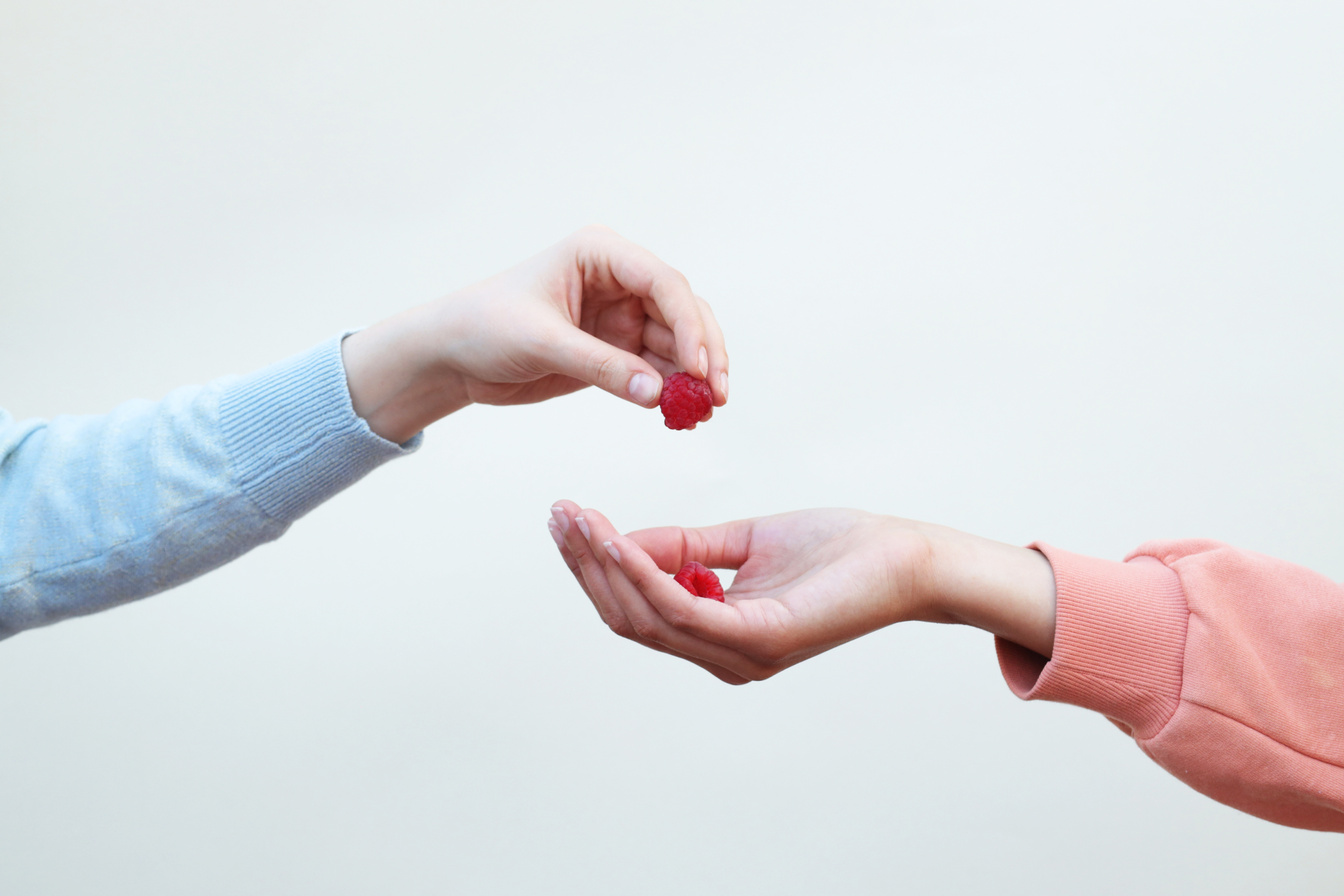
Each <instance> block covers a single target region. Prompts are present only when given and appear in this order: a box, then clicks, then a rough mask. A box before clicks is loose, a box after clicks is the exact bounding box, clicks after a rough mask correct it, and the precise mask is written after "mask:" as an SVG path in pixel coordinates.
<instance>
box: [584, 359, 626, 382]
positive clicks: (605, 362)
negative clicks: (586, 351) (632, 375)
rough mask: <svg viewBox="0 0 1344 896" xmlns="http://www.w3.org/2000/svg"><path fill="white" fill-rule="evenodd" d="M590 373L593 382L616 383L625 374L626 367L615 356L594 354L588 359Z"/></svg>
mask: <svg viewBox="0 0 1344 896" xmlns="http://www.w3.org/2000/svg"><path fill="white" fill-rule="evenodd" d="M588 373H589V376H590V377H591V379H592V381H593V382H597V383H606V382H615V381H616V380H617V379H618V378H621V375H622V374H623V373H625V365H623V364H622V363H621V359H620V358H617V357H615V356H612V355H605V354H603V355H598V354H594V355H593V356H592V357H590V358H589V359H588Z"/></svg>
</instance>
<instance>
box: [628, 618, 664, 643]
mask: <svg viewBox="0 0 1344 896" xmlns="http://www.w3.org/2000/svg"><path fill="white" fill-rule="evenodd" d="M630 626H631V628H633V629H634V631H635V635H636V636H638V637H639V638H641V639H643V640H645V641H656V640H657V639H658V623H657V622H655V621H654V620H653V619H651V618H649V617H648V616H639V617H636V618H635V619H632V620H631V621H630Z"/></svg>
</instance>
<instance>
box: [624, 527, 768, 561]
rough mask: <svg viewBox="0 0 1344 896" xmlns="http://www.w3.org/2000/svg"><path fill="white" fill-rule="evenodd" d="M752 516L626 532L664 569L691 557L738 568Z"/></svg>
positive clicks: (745, 555)
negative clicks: (693, 527) (698, 526)
mask: <svg viewBox="0 0 1344 896" xmlns="http://www.w3.org/2000/svg"><path fill="white" fill-rule="evenodd" d="M755 523H756V520H754V519H749V520H734V521H733V522H731V523H719V524H718V525H717V526H702V527H700V528H696V529H683V528H681V527H679V526H660V527H658V528H656V529H640V530H639V531H637V532H631V533H629V534H628V535H626V538H629V539H630V540H631V541H633V542H635V544H637V545H639V546H640V548H642V549H643V550H644V552H645V553H647V554H648V555H649V556H650V557H651V558H653V562H654V563H656V564H658V568H659V569H662V570H663V571H665V572H670V573H675V572H676V571H677V570H679V569H681V568H682V567H683V566H685V565H686V564H687V563H690V562H691V561H692V560H694V561H696V562H698V563H703V564H704V565H705V566H708V567H710V568H711V569H738V568H739V567H741V566H742V564H743V563H746V562H747V559H748V557H749V555H750V551H751V530H752V527H753V526H754V525H755Z"/></svg>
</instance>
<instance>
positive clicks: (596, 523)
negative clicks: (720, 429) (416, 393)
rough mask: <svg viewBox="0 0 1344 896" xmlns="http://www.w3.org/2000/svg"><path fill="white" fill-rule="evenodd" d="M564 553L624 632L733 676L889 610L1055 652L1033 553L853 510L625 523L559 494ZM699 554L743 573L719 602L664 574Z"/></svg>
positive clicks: (787, 657)
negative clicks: (652, 525) (696, 522)
mask: <svg viewBox="0 0 1344 896" xmlns="http://www.w3.org/2000/svg"><path fill="white" fill-rule="evenodd" d="M551 513H552V519H551V520H550V521H549V522H548V527H549V528H550V531H551V536H552V538H554V539H555V541H556V545H557V547H559V549H560V553H561V556H562V557H563V558H564V560H565V563H566V564H567V565H568V566H569V568H570V571H571V572H573V573H574V577H575V578H576V579H577V580H578V582H579V585H580V586H581V587H582V588H583V590H584V592H585V593H586V594H587V595H588V597H589V599H590V600H591V601H592V603H593V606H594V607H595V608H596V609H597V612H598V615H600V616H601V617H602V620H603V621H604V622H605V623H606V624H607V625H608V626H609V627H610V628H611V629H612V630H613V631H614V632H616V633H617V634H618V635H621V636H622V637H625V638H629V639H631V640H633V641H636V642H638V643H640V644H644V645H645V646H647V647H651V648H653V649H655V650H659V651H662V652H664V653H670V654H672V655H674V656H679V657H681V658H683V659H686V660H689V661H691V662H692V663H695V664H696V665H698V666H700V667H702V668H704V669H705V670H707V671H708V672H710V673H711V674H713V675H714V676H716V677H717V678H719V679H720V680H722V681H725V682H727V683H729V684H745V683H747V682H749V681H761V680H764V679H766V678H769V677H771V676H773V675H776V674H778V673H779V672H781V671H783V670H784V669H787V668H788V667H790V666H793V665H796V664H797V663H800V662H802V661H803V660H806V659H809V658H811V657H814V656H816V655H817V654H819V653H822V652H824V651H826V650H830V649H831V648H832V647H837V646H839V645H841V644H843V643H845V642H846V641H851V640H853V639H855V638H858V637H860V636H862V635H866V634H868V633H869V632H873V631H877V630H878V629H880V628H884V627H886V626H888V625H892V624H893V623H897V622H908V621H922V622H943V623H961V624H966V625H973V626H976V627H978V628H982V629H985V630H986V631H989V632H992V633H994V634H996V635H1000V636H1002V637H1004V638H1007V639H1008V640H1010V641H1014V642H1016V643H1018V644H1021V645H1023V646H1024V647H1028V648H1030V649H1031V650H1034V651H1036V652H1037V653H1039V654H1041V655H1042V656H1045V657H1049V656H1050V655H1051V651H1052V647H1053V644H1054V639H1055V582H1054V574H1053V572H1052V571H1051V568H1050V563H1049V561H1047V560H1046V559H1045V557H1044V556H1042V555H1041V554H1040V553H1038V552H1036V551H1033V550H1029V549H1027V548H1020V547H1014V546H1012V545H1007V544H1002V543H1000V542H996V541H991V540H989V539H986V538H980V537H977V536H974V535H968V534H966V533H964V532H958V531H956V530H954V529H948V528H945V527H943V526H935V525H931V524H929V523H920V522H914V521H911V520H903V519H899V518H896V517H890V516H879V515H876V514H871V513H865V512H863V511H858V510H803V511H797V512H794V513H785V514H780V515H778V516H769V517H760V518H757V519H749V520H738V521H736V522H731V523H724V524H722V525H718V526H708V527H704V528H695V529H682V528H677V527H670V526H669V527H663V528H658V529H644V530H642V531H638V532H631V533H630V534H629V535H621V534H620V533H619V532H617V531H616V529H615V528H614V527H613V526H612V524H611V523H610V522H608V521H607V519H606V517H604V516H603V515H602V514H601V513H599V512H598V511H596V510H591V509H580V508H579V506H578V505H576V504H574V503H573V502H570V501H560V502H558V503H557V504H556V505H555V506H554V507H553V508H552V509H551ZM692 560H696V561H699V562H700V563H703V564H704V565H705V566H708V567H710V568H711V569H713V568H717V569H735V570H737V575H736V577H735V578H734V580H733V584H732V586H731V587H730V588H729V589H728V590H727V592H726V593H725V595H724V598H725V602H724V603H719V602H717V601H713V600H707V599H705V598H701V597H695V596H694V595H692V594H690V593H689V592H687V591H686V590H685V589H683V588H682V587H681V586H680V585H678V584H677V583H676V582H675V581H673V579H672V574H673V573H675V572H676V571H677V570H678V569H680V568H681V567H682V565H683V564H685V563H688V562H690V561H692Z"/></svg>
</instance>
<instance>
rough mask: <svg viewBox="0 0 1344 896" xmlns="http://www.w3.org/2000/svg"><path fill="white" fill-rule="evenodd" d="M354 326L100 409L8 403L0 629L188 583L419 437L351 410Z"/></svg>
mask: <svg viewBox="0 0 1344 896" xmlns="http://www.w3.org/2000/svg"><path fill="white" fill-rule="evenodd" d="M342 338H343V337H336V338H333V339H331V340H328V341H327V342H325V343H323V344H322V345H319V346H317V347H316V348H314V349H312V350H311V351H308V352H305V353H304V354H301V355H297V356H295V357H293V358H289V359H287V360H285V361H281V362H280V363H278V364H274V365H272V366H270V367H268V368H266V369H264V370H261V371H258V372H257V373H254V374H251V375H249V376H244V377H228V378H225V379H221V380H217V381H215V382H212V383H209V384H207V385H204V386H189V387H186V388H182V389H178V390H176V391H174V392H172V393H171V394H169V395H168V396H167V397H166V398H164V399H163V400H162V401H158V402H150V401H132V402H128V403H127V404H124V405H122V406H120V407H118V408H117V409H116V410H114V411H112V412H111V413H110V414H105V415H101V416H79V417H76V416H62V417H56V418H53V419H52V420H50V421H43V420H27V421H15V420H14V419H13V418H12V417H11V416H10V415H9V414H7V413H5V412H4V411H3V410H0V638H7V637H9V636H11V635H14V634H16V633H18V632H20V631H23V630H24V629H29V628H34V627H36V626H40V625H49V624H51V623H53V622H58V621H60V620H62V619H67V618H69V617H71V616H81V615H84V614H86V613H94V612H97V611H99V610H105V609H107V608H109V607H114V606H117V605H118V604H123V603H126V602H127V601H132V600H135V599H137V598H141V597H146V596H148V595H151V594H155V593H157V592H160V591H164V590H166V589H168V588H172V587H174V586H176V585H180V584H181V583H183V582H186V581H187V580H189V579H192V578H195V577H196V576H199V575H201V574H202V573H205V572H208V571H209V570H211V569H214V568H215V567H218V566H221V565H223V564H225V563H227V562H229V561H230V560H232V559H234V558H235V557H238V556H239V555H241V554H243V553H246V552H247V551H249V550H251V549H252V548H254V547H256V546H257V545H259V544H263V543H265V542H267V541H271V540H273V539H275V538H278V537H279V536H280V535H281V534H283V533H284V531H285V530H286V529H288V528H289V526H290V524H291V523H293V522H294V521H295V520H296V519H298V518H299V517H301V516H303V515H304V514H305V513H307V512H308V511H310V510H312V509H313V508H314V507H316V506H317V505H318V504H320V503H322V502H323V501H325V500H326V499H327V498H329V497H331V496H332V495H334V494H336V493H337V492H339V491H341V490H342V489H344V488H346V487H347V486H349V485H352V484H353V483H355V482H356V481H358V480H359V479H361V478H362V477H363V476H364V475H365V474H367V473H368V472H369V471H371V470H372V469H373V468H374V467H377V466H379V465H380V464H383V463H385V462H386V461H388V460H391V459H392V458H394V457H399V456H401V455H404V454H407V453H409V452H411V451H413V450H415V448H416V447H418V445H419V442H420V438H421V436H419V435H417V436H415V438H413V439H412V440H411V441H409V442H407V443H406V444H405V445H395V444H393V443H391V442H388V441H387V440H385V439H383V438H381V437H380V436H378V435H376V434H375V433H374V432H372V431H371V430H370V429H369V428H368V426H367V424H365V422H364V421H363V420H362V419H361V418H360V417H358V416H357V415H356V414H355V412H354V409H353V408H352V407H351V404H350V393H349V390H348V387H347V385H346V380H345V368H344V366H343V365H342V363H341V345H340V344H341V339H342Z"/></svg>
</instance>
